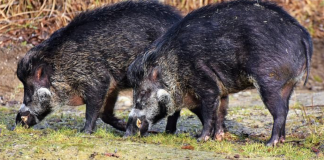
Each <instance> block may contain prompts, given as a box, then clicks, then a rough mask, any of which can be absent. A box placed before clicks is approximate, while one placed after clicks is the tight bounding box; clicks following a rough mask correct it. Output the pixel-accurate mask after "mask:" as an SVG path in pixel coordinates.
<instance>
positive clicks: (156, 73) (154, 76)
mask: <svg viewBox="0 0 324 160" xmlns="http://www.w3.org/2000/svg"><path fill="white" fill-rule="evenodd" d="M160 71H161V69H160V67H159V66H157V67H154V68H153V70H152V72H151V80H152V81H156V80H157V79H158V78H159V76H160Z"/></svg>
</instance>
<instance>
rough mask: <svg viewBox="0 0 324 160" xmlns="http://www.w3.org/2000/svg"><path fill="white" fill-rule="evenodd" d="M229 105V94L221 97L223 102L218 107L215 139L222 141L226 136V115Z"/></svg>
mask: <svg viewBox="0 0 324 160" xmlns="http://www.w3.org/2000/svg"><path fill="white" fill-rule="evenodd" d="M227 107H228V96H223V97H221V103H220V105H219V107H218V108H217V115H216V123H215V128H216V130H215V133H214V138H215V140H218V141H221V140H222V139H223V138H224V135H225V131H226V127H225V123H224V121H225V116H226V114H227Z"/></svg>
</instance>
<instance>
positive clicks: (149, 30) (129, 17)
mask: <svg viewBox="0 0 324 160" xmlns="http://www.w3.org/2000/svg"><path fill="white" fill-rule="evenodd" d="M181 18H182V17H181V16H180V14H179V12H178V11H176V10H175V9H174V8H172V7H170V6H167V5H162V4H160V3H158V2H154V1H140V2H133V1H126V2H120V3H117V4H113V5H109V6H103V7H100V8H97V9H94V10H90V11H86V12H83V13H81V14H79V15H78V16H76V17H75V18H74V19H73V20H72V21H71V22H70V23H69V24H68V25H67V26H66V27H63V28H61V29H59V30H57V31H55V32H54V33H53V34H52V35H51V37H50V38H49V39H47V40H45V41H43V42H42V43H41V44H39V45H38V46H35V47H34V48H32V49H31V50H30V51H28V53H27V54H26V55H25V56H24V58H23V59H21V60H20V61H19V63H18V66H17V76H18V78H19V79H20V81H22V83H23V84H24V105H22V107H21V110H20V112H19V114H17V116H18V115H25V116H26V117H28V118H31V119H32V121H33V122H34V123H37V122H38V121H40V120H41V119H42V118H43V117H45V116H46V115H47V114H48V113H49V111H52V110H53V108H54V106H61V105H65V104H69V105H80V104H83V103H85V104H86V124H85V128H84V130H85V132H88V133H91V132H92V131H93V129H94V127H95V123H96V120H97V117H100V118H101V119H102V120H103V121H104V122H106V123H108V124H111V125H112V126H113V127H115V128H117V129H120V130H125V123H124V122H122V121H120V120H119V119H118V118H116V117H115V116H114V114H113V110H114V104H115V102H116V100H117V96H118V92H119V90H121V89H125V88H129V87H130V84H129V83H128V81H127V77H126V72H127V67H128V65H129V64H130V63H131V62H132V61H133V60H134V59H135V58H136V57H137V55H139V54H140V53H141V52H142V51H143V50H144V48H146V47H148V45H149V44H150V43H152V42H153V41H154V40H155V39H157V38H158V37H159V36H160V35H162V33H164V32H166V31H167V29H168V28H169V27H171V26H172V24H174V23H176V22H178V21H179V20H180V19H181ZM49 96H50V99H48V98H49ZM42 97H43V99H42V100H39V99H41V98H42ZM45 104H46V106H45ZM99 112H101V114H99ZM27 113H28V114H27ZM45 114H46V115H45ZM17 120H18V121H21V120H22V119H21V117H17ZM27 122H28V121H27ZM34 123H33V125H34ZM26 125H30V126H31V124H26Z"/></svg>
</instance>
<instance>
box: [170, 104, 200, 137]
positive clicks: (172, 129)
mask: <svg viewBox="0 0 324 160" xmlns="http://www.w3.org/2000/svg"><path fill="white" fill-rule="evenodd" d="M190 111H191V112H193V113H194V114H196V115H197V116H198V118H199V120H200V122H201V123H202V124H203V125H204V123H203V120H202V119H203V118H202V114H201V108H200V107H196V108H194V109H190ZM179 117H180V111H176V112H174V114H173V115H172V116H169V117H168V121H167V125H166V128H165V132H166V133H170V134H174V133H175V132H176V130H177V122H178V118H179Z"/></svg>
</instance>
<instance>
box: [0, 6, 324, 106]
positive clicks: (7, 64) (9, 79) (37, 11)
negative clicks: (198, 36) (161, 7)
mask: <svg viewBox="0 0 324 160" xmlns="http://www.w3.org/2000/svg"><path fill="white" fill-rule="evenodd" d="M119 1H123V0H82V1H81V0H0V103H1V100H2V101H4V100H3V99H5V97H6V99H7V100H8V99H11V100H13V99H17V98H20V96H19V94H20V93H21V91H22V90H21V89H22V85H21V84H20V83H19V81H18V80H17V78H16V75H15V71H16V63H17V61H18V59H19V58H21V57H22V56H23V55H24V54H25V53H26V51H28V49H30V48H31V47H33V46H35V45H38V44H39V43H41V42H42V41H43V40H45V39H47V38H49V36H50V35H51V34H52V33H53V32H54V31H56V30H57V29H59V28H61V27H64V26H66V25H67V24H68V23H69V22H70V21H71V20H72V19H73V17H75V16H76V15H78V14H79V13H80V12H82V11H86V10H91V9H94V8H97V7H100V6H104V5H108V4H111V3H116V2H119ZM159 1H160V2H162V3H165V4H169V5H171V6H174V7H176V8H177V9H179V10H180V11H181V13H183V15H186V14H187V13H188V12H190V11H192V10H194V9H197V8H199V7H202V6H205V5H208V4H211V3H220V2H224V1H229V0H159ZM259 1H261V0H259ZM263 1H264V0H263ZM270 1H271V2H273V3H277V4H278V5H280V6H282V7H283V8H284V9H285V10H286V11H288V12H289V13H290V14H291V15H292V16H293V17H295V18H296V19H297V20H298V21H299V22H300V23H301V24H302V25H303V26H304V27H305V28H307V29H308V31H309V32H310V33H311V35H312V37H313V38H314V48H315V50H314V55H313V58H312V69H311V76H310V81H309V82H308V83H307V85H306V87H302V88H303V89H309V90H315V91H318V90H323V88H324V82H323V79H324V73H323V69H324V64H323V63H324V0H270ZM301 86H302V85H299V88H300V87H301Z"/></svg>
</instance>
